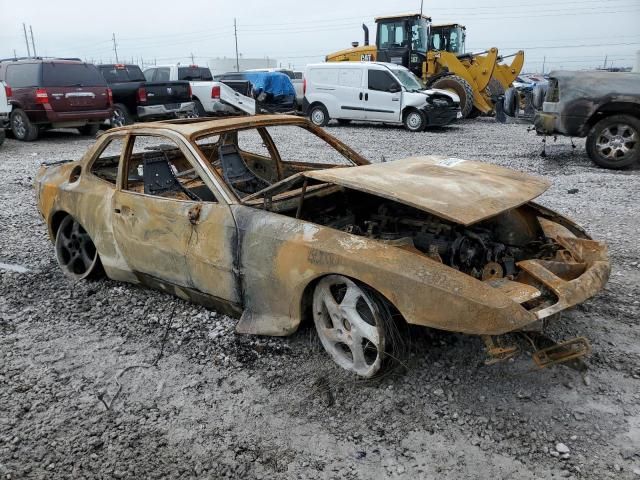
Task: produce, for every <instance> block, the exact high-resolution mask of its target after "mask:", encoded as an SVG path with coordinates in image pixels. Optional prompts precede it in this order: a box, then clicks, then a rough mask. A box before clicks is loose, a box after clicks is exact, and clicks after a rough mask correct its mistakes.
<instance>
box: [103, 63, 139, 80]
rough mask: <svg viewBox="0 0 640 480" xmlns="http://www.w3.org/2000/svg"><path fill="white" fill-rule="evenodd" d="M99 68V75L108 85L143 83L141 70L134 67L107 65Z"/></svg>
mask: <svg viewBox="0 0 640 480" xmlns="http://www.w3.org/2000/svg"><path fill="white" fill-rule="evenodd" d="M99 68H100V73H102V76H103V77H104V78H105V80H106V81H107V82H109V83H118V82H144V81H145V78H144V75H143V74H142V70H140V67H138V66H136V65H108V66H102V67H99Z"/></svg>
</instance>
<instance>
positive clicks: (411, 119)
mask: <svg viewBox="0 0 640 480" xmlns="http://www.w3.org/2000/svg"><path fill="white" fill-rule="evenodd" d="M403 123H404V128H406V129H407V130H409V131H410V132H421V131H422V130H424V128H425V127H426V125H427V118H426V117H425V115H424V113H422V112H421V111H420V110H409V111H408V112H407V113H406V114H405V115H404V120H403Z"/></svg>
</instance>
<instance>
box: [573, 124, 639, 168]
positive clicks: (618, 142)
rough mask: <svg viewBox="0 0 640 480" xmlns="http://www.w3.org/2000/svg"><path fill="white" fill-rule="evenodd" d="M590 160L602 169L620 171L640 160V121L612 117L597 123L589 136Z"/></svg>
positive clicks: (588, 151) (588, 149) (588, 150)
mask: <svg viewBox="0 0 640 480" xmlns="http://www.w3.org/2000/svg"><path fill="white" fill-rule="evenodd" d="M586 147H587V153H588V154H589V158H591V160H593V162H594V163H595V164H597V165H599V166H600V167H604V168H612V169H620V168H625V167H628V166H629V165H631V164H633V163H634V162H637V161H639V160H640V119H638V118H635V117H632V116H631V115H612V116H610V117H606V118H603V119H602V120H600V121H599V122H598V123H596V124H595V125H594V126H593V128H592V129H591V131H590V132H589V134H588V135H587V145H586Z"/></svg>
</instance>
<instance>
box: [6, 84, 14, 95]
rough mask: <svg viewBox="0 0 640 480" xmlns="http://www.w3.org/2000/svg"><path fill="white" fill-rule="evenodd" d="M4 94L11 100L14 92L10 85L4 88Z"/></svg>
mask: <svg viewBox="0 0 640 480" xmlns="http://www.w3.org/2000/svg"><path fill="white" fill-rule="evenodd" d="M4 93H5V95H6V96H7V98H11V95H13V92H12V91H11V87H10V86H9V85H5V86H4Z"/></svg>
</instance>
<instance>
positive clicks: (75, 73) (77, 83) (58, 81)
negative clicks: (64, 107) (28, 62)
mask: <svg viewBox="0 0 640 480" xmlns="http://www.w3.org/2000/svg"><path fill="white" fill-rule="evenodd" d="M42 83H43V85H44V86H45V87H102V86H104V87H106V86H107V82H106V80H105V79H104V78H103V77H102V75H101V74H100V72H99V71H98V68H97V67H96V66H95V65H90V64H88V63H58V62H48V63H43V64H42Z"/></svg>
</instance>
